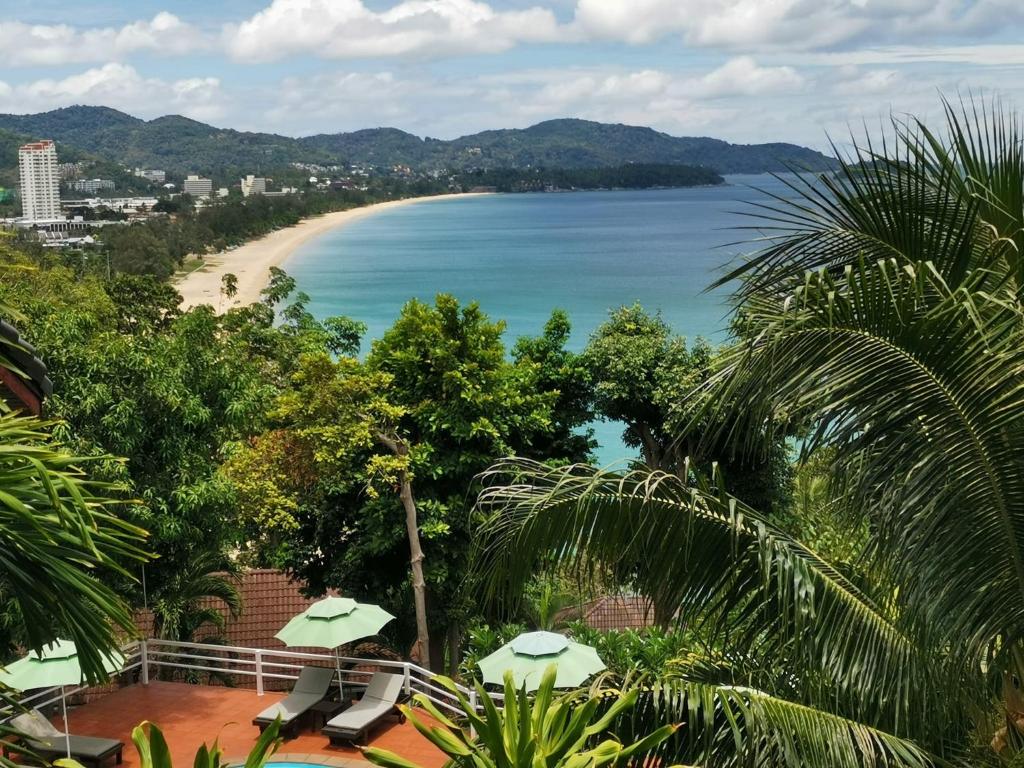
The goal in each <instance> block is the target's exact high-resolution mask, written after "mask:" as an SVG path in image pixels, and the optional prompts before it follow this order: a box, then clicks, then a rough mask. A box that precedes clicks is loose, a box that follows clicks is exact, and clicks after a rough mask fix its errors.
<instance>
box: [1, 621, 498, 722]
mask: <svg viewBox="0 0 1024 768" xmlns="http://www.w3.org/2000/svg"><path fill="white" fill-rule="evenodd" d="M122 652H123V653H124V656H125V665H124V667H123V668H122V671H121V673H120V674H124V673H131V672H135V671H136V670H138V680H139V682H140V683H141V684H143V685H148V684H149V679H150V676H151V675H155V673H156V672H157V670H161V669H177V670H185V671H191V672H207V673H210V674H214V675H218V676H230V677H233V678H242V679H248V680H252V681H253V682H254V683H255V688H256V695H258V696H262V695H263V694H264V692H265V690H266V689H267V684H268V682H270V681H275V680H286V681H292V680H295V679H297V678H298V676H299V671H300V670H301V669H302V667H303V666H306V665H308V664H310V663H313V664H317V665H318V666H329V667H334V666H336V665H337V664H338V661H339V660H338V659H337V658H336V657H335V656H334V654H330V653H302V652H298V651H286V650H270V649H266V648H246V647H243V646H236V645H217V644H213V643H187V642H182V641H177V640H160V639H148V640H140V641H138V642H133V643H130V644H128V645H126V646H125V647H124V648H122ZM340 663H341V665H342V670H341V674H342V680H341V684H342V685H343V686H345V687H348V686H351V687H352V688H353V689H355V688H363V687H365V685H366V681H367V680H368V679H369V677H370V676H371V675H372V674H373V672H370V671H367V670H363V669H353V668H351V667H352V666H354V665H358V666H363V667H383V668H386V669H389V670H393V671H394V672H396V673H400V674H401V675H402V677H403V678H404V681H405V693H406V694H407V695H409V696H411V695H412V694H415V693H421V694H423V695H424V696H425V697H427V698H428V699H429V700H430V701H431V702H433V703H434V704H435V705H437V706H438V707H440V708H442V709H444V710H447V711H449V712H452V713H454V714H460V713H461V712H462V710H461V708H460V707H459V705H458V700H457V699H456V698H455V696H454V695H453V694H452V693H451V691H449V690H447V689H445V688H442V687H441V686H439V685H437V684H435V683H434V682H433V677H434V673H433V672H431V671H430V670H429V669H424V668H423V667H421V666H419V665H417V664H413V663H412V662H408V661H392V660H390V659H367V658H350V657H345V656H342V657H341V659H340ZM346 667H349V668H346ZM87 689H88V686H77V687H70V686H68V687H65V689H64V691H65V693H66V694H67V695H69V696H70V695H73V694H76V693H79V692H81V691H85V690H87ZM459 690H460V691H461V692H462V693H464V694H465V695H466V697H467V698H468V699H469V701H470V703H471V704H472V705H473V706H474V707H476V708H477V710H478V711H479V710H480V709H481V707H480V705H479V704H478V703H477V694H476V691H474V690H471V689H469V688H466V687H464V686H461V685H460V686H459ZM60 696H61V691H60V688H47V689H44V690H37V691H34V692H33V693H32V694H30V695H26V696H24V697H22V698H21V699H20V703H21V704H22V705H24V706H26V707H37V708H38V707H45V706H47V705H50V704H54V703H56V702H59V701H60ZM501 698H502V697H501V696H498V695H495V699H496V700H497V701H498V703H499V705H500V700H501ZM11 714H12V713H11V712H10V711H9V710H4V709H0V721H2V720H3V719H6V718H7V717H10V715H11Z"/></svg>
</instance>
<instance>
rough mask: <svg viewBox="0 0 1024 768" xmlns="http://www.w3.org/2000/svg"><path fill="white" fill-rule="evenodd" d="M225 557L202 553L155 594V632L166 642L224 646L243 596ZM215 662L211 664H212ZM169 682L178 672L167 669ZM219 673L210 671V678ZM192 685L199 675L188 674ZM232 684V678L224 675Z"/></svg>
mask: <svg viewBox="0 0 1024 768" xmlns="http://www.w3.org/2000/svg"><path fill="white" fill-rule="evenodd" d="M229 567H230V565H229V564H228V563H227V562H226V558H225V557H224V555H222V554H221V553H220V552H218V551H216V550H208V551H206V552H200V553H199V554H197V555H195V556H194V557H193V558H192V559H190V560H189V561H188V562H187V563H185V564H184V565H183V566H182V567H181V568H180V569H179V570H178V571H176V572H175V573H174V574H172V575H171V576H170V578H168V579H167V580H166V581H165V582H164V583H163V584H162V585H161V586H160V587H159V589H158V590H157V592H156V593H155V594H154V595H153V631H154V633H155V635H156V637H159V638H163V639H165V640H178V641H184V642H197V641H201V642H204V643H213V644H222V643H224V642H225V640H224V631H225V629H226V628H227V617H228V616H230V617H231V618H233V619H237V618H238V617H239V616H240V615H241V614H242V607H243V606H242V595H241V593H240V592H239V591H238V582H237V580H236V577H235V575H233V574H232V573H230V572H229V571H228V568H229ZM211 663H212V662H211ZM166 672H167V677H168V679H173V678H174V676H175V672H176V670H175V669H174V668H167V670H166ZM214 674H216V673H212V672H211V676H213V675H214ZM185 677H186V679H187V680H188V681H189V682H194V681H195V680H197V679H198V678H199V675H197V674H195V673H193V672H190V671H187V670H186V671H185ZM220 677H222V678H223V679H224V680H225V682H230V681H231V677H230V675H227V676H225V675H221V676H220Z"/></svg>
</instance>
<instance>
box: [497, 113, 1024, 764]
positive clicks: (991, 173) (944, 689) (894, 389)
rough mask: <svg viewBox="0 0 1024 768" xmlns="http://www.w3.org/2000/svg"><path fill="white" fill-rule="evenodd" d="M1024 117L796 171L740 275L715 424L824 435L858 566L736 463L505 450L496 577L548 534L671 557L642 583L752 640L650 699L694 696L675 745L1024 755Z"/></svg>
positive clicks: (801, 752) (657, 706) (914, 130)
mask: <svg viewBox="0 0 1024 768" xmlns="http://www.w3.org/2000/svg"><path fill="white" fill-rule="evenodd" d="M1017 126H1018V123H1017V121H1016V119H1015V118H1013V117H1010V116H1007V115H1005V114H1001V113H998V111H995V110H992V111H986V110H985V109H983V108H980V107H978V106H977V105H967V106H966V107H965V108H964V109H963V111H959V110H957V109H956V108H954V107H952V106H949V105H947V125H946V130H947V136H948V138H947V139H942V138H940V137H939V136H938V135H937V134H936V133H934V132H932V131H930V130H929V129H928V128H927V127H926V126H925V125H923V124H921V123H919V122H916V121H907V122H900V121H896V122H894V125H893V128H894V134H895V139H894V140H893V141H887V142H886V143H885V144H883V145H882V146H881V147H880V148H879V147H877V146H875V145H872V144H871V143H870V142H869V143H868V144H867V145H866V146H865V147H864V148H862V149H859V150H856V151H855V153H854V154H852V155H851V156H849V157H845V158H844V161H843V164H842V166H841V168H840V169H839V171H838V173H836V174H835V175H830V176H824V177H821V178H817V179H807V180H804V181H794V182H792V192H793V194H794V195H796V196H797V199H796V200H795V202H793V203H791V204H789V203H785V202H779V203H777V204H776V205H775V206H774V207H773V208H772V209H771V210H769V211H767V212H765V213H764V217H765V220H766V226H771V227H774V229H773V230H771V231H772V232H773V233H774V235H773V238H774V239H773V240H772V241H771V242H769V244H768V246H767V247H766V248H765V249H764V250H763V251H762V252H761V253H760V254H758V255H756V256H755V257H754V258H753V259H752V260H750V261H749V262H748V263H747V264H745V265H743V266H741V267H739V268H738V269H737V271H736V272H735V273H733V274H732V275H730V276H729V277H730V278H735V279H739V280H741V281H742V282H741V285H740V288H739V290H738V297H737V298H738V303H739V309H738V315H737V318H736V327H737V329H738V331H739V333H740V343H738V344H737V345H736V346H735V347H733V348H731V349H730V350H728V351H727V352H726V354H725V356H724V359H723V360H722V366H721V368H720V370H719V371H718V372H717V373H716V374H715V376H714V377H713V378H712V379H711V380H710V381H709V383H708V385H707V387H706V389H704V390H702V391H703V392H705V393H708V394H709V395H710V397H709V398H708V400H707V405H706V406H705V407H704V408H702V409H701V411H700V412H699V413H698V414H697V417H698V418H701V419H705V418H706V419H708V420H709V421H708V424H709V425H710V428H709V430H708V435H709V439H717V438H718V437H719V436H721V435H728V436H731V437H732V438H733V439H734V441H735V442H736V444H740V445H743V444H747V443H750V442H755V441H760V440H761V439H762V437H761V435H762V433H763V432H764V431H766V430H767V432H768V434H769V435H771V434H773V433H776V434H777V433H778V432H779V431H784V430H786V429H787V428H789V427H791V426H792V425H801V426H802V425H810V426H811V431H810V433H809V436H808V439H807V441H806V445H805V451H806V452H807V453H808V454H810V455H812V456H813V455H814V454H815V453H816V452H818V451H820V450H824V449H828V450H829V451H830V452H831V455H830V457H829V462H830V464H829V474H830V478H829V480H830V482H831V484H832V488H833V490H834V493H835V503H834V505H833V509H834V511H835V514H837V515H840V516H841V517H840V519H841V520H844V521H846V522H848V523H849V524H850V525H852V526H854V527H855V528H856V529H858V530H861V531H863V534H862V535H863V536H864V537H865V545H864V547H863V548H862V549H861V550H860V551H859V552H857V553H856V557H855V559H854V561H853V562H852V563H850V562H846V563H843V564H841V565H835V564H833V563H832V562H831V561H829V560H828V559H826V558H825V557H823V556H822V554H821V553H819V552H817V551H815V550H813V549H810V548H808V547H807V546H805V545H804V544H803V543H802V542H801V541H800V540H798V539H796V538H794V537H793V536H792V535H790V534H789V533H788V532H787V531H786V530H784V529H783V528H781V527H779V526H778V525H777V524H776V523H775V522H774V521H773V519H772V517H771V516H770V515H766V514H765V513H764V512H763V511H761V510H757V509H754V508H752V507H750V506H747V505H745V504H743V503H741V502H739V501H737V500H736V499H735V498H733V497H731V496H729V495H728V494H726V493H724V492H723V491H722V488H721V485H720V484H719V483H718V481H717V478H714V477H712V478H711V479H710V482H697V483H695V484H689V483H686V482H683V481H681V480H680V479H678V478H674V477H670V476H665V475H663V474H658V473H654V474H647V473H636V474H632V475H628V476H626V477H622V476H613V475H608V474H603V473H592V472H584V471H582V470H580V469H578V468H575V469H571V470H564V471H558V470H550V469H548V468H542V467H539V466H536V465H529V464H525V463H522V462H509V463H505V464H503V465H499V466H498V467H496V468H495V470H494V472H495V474H494V475H493V477H492V479H493V481H494V485H493V487H492V488H491V489H490V490H489V491H487V492H486V493H485V494H484V496H483V498H482V504H483V505H484V506H485V508H487V509H489V510H490V511H491V512H492V513H493V517H492V518H491V520H490V522H489V523H488V525H487V526H486V533H485V536H484V542H483V543H482V544H481V546H482V551H483V552H485V558H484V561H483V563H482V566H483V565H484V564H485V565H486V567H487V568H489V569H494V570H492V571H489V572H491V573H501V574H502V577H503V579H504V582H503V583H501V584H498V583H497V582H496V581H495V580H492V581H491V588H492V589H494V590H500V591H505V590H506V589H509V588H511V586H510V585H514V584H515V583H516V582H521V580H522V579H523V578H525V574H523V573H522V569H523V568H524V565H522V564H520V563H518V562H516V561H515V559H514V558H513V557H512V553H513V552H519V551H523V550H524V549H528V550H536V551H544V552H549V553H552V557H553V558H554V559H555V561H556V562H564V561H578V559H579V557H580V556H582V555H583V554H587V555H589V556H590V557H592V558H599V559H601V560H603V561H605V562H611V563H619V562H628V563H629V564H630V565H631V566H632V565H633V564H635V563H638V562H647V563H648V566H649V567H648V568H647V569H645V570H642V571H640V572H638V574H637V575H638V578H640V579H642V580H644V582H645V583H646V584H649V585H650V588H651V589H652V590H653V589H657V590H660V592H661V594H662V597H663V599H665V600H671V601H674V602H675V603H676V604H677V605H678V606H679V607H680V609H681V610H682V611H683V612H684V613H685V615H686V616H687V620H688V621H701V622H702V623H703V625H704V626H706V627H708V628H709V629H712V630H714V631H715V632H716V636H717V638H718V643H719V644H720V647H721V648H722V649H724V650H725V651H726V652H727V656H726V658H729V657H730V656H731V660H730V661H729V663H727V664H726V665H725V666H724V667H723V666H714V667H711V666H703V667H692V666H691V667H690V668H689V669H686V670H683V671H682V673H681V674H679V675H678V676H676V677H675V678H674V679H672V680H670V681H666V683H665V684H664V688H663V689H662V691H661V692H660V693H658V694H657V695H652V696H651V697H650V699H649V706H648V707H647V710H646V711H647V712H648V714H649V717H663V716H664V713H665V712H679V711H682V709H683V708H686V709H688V710H689V712H690V715H691V716H690V718H689V720H688V722H687V731H688V735H689V737H690V738H689V739H688V743H687V744H685V745H675V747H674V749H675V750H676V751H675V752H673V753H671V754H667V755H663V756H662V759H673V757H674V756H678V755H682V756H685V757H686V758H687V759H694V760H700V761H704V760H711V759H712V757H714V758H715V759H716V760H717V761H718V762H720V763H721V764H730V761H731V762H735V763H746V762H747V761H750V762H752V763H753V764H773V765H825V764H828V765H833V766H845V765H851V766H854V765H856V766H877V765H903V766H906V765H933V764H947V763H962V764H972V765H979V764H990V765H991V764H997V763H999V762H1000V761H1006V763H1013V762H1015V761H1018V760H1019V759H1020V752H1019V747H1018V745H1019V744H1020V739H1021V735H1022V733H1021V731H1020V727H1019V725H1018V723H1019V722H1020V721H1021V718H1020V714H1021V713H1020V710H1021V704H1020V703H1019V702H1020V692H1019V690H1018V688H1019V681H1020V680H1021V679H1022V672H1024V670H1022V668H1021V661H1020V659H1021V658H1022V654H1021V649H1022V647H1021V638H1022V637H1024V602H1022V595H1024V569H1022V567H1021V563H1022V562H1024V548H1022V545H1021V542H1022V540H1024V538H1022V537H1024V512H1022V510H1024V495H1022V490H1024V477H1022V473H1024V461H1022V460H1024V455H1022V450H1024V448H1022V446H1024V398H1022V397H1021V392H1022V391H1024V380H1022V375H1024V374H1022V371H1024V338H1022V328H1024V302H1022V291H1024V279H1022V278H1024V259H1022V258H1021V254H1022V253H1024V234H1022V233H1024V227H1022V224H1024V204H1022V195H1021V190H1022V189H1024V153H1022V152H1021V145H1022V141H1021V139H1022V137H1021V136H1020V134H1019V131H1018V127H1017ZM570 543H571V544H570ZM999 699H1001V700H999ZM647 722H649V721H647ZM1000 724H1002V727H1001V728H1000V727H999V726H1000ZM726 730H728V731H731V734H729V738H725V739H724V740H722V741H719V740H718V739H720V738H723V737H725V736H726V734H725V733H724V732H723V731H726ZM989 744H991V746H989ZM981 745H984V746H981Z"/></svg>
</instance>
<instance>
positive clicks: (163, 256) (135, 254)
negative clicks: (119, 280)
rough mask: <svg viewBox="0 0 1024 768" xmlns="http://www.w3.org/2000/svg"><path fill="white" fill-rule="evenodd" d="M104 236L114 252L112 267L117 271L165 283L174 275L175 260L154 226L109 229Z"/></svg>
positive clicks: (106, 229)
mask: <svg viewBox="0 0 1024 768" xmlns="http://www.w3.org/2000/svg"><path fill="white" fill-rule="evenodd" d="M100 237H101V238H102V241H103V245H104V247H105V248H106V249H107V250H108V251H109V252H110V265H111V267H113V269H114V270H116V271H117V272H124V273H126V274H129V275H154V276H155V277H157V278H160V279H161V280H165V279H167V278H168V277H170V276H171V275H172V274H173V273H174V267H175V260H174V257H173V256H172V255H171V252H170V251H169V250H168V246H167V240H165V239H164V238H162V237H160V236H159V234H158V233H157V232H156V231H155V228H154V227H149V226H147V225H145V224H135V225H131V226H127V227H105V228H104V229H103V231H102V232H101V233H100Z"/></svg>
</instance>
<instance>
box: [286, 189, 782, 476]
mask: <svg viewBox="0 0 1024 768" xmlns="http://www.w3.org/2000/svg"><path fill="white" fill-rule="evenodd" d="M728 180H729V184H728V185H726V186H721V187H706V188H695V189H670V190H645V191H615V192H572V193H561V194H519V195H492V196H481V197H467V198H463V199H458V198H457V199H446V200H433V201H424V202H421V203H417V204H416V205H410V206H405V207H398V208H394V209H391V210H386V211H382V212H381V213H378V214H376V215H374V216H369V217H367V218H365V219H361V220H359V221H357V222H354V223H352V224H351V225H349V226H346V227H345V228H343V229H340V230H336V231H333V232H328V233H326V234H325V235H323V236H321V237H319V238H317V239H315V240H312V241H310V242H308V243H306V244H305V245H304V246H303V247H302V248H301V249H300V250H299V251H298V252H297V253H296V254H295V255H294V256H293V257H292V259H291V260H289V262H288V263H287V264H286V265H285V268H286V269H287V271H288V272H289V273H290V274H291V275H293V276H294V277H295V278H296V280H297V282H298V286H299V288H300V289H301V290H303V291H305V292H306V293H308V294H309V295H310V297H311V299H312V301H311V310H312V312H313V313H314V314H315V315H317V316H318V317H327V316H330V315H339V314H344V315H348V316H350V317H353V318H356V319H358V320H362V321H363V322H364V323H366V324H367V326H368V328H369V330H368V333H367V339H374V338H377V337H379V336H380V335H381V334H382V333H383V332H384V331H385V330H386V329H387V328H388V327H389V326H390V325H391V324H392V323H393V322H394V320H395V317H396V316H397V314H398V312H399V310H400V309H401V307H402V304H403V303H405V302H406V301H407V300H409V299H410V298H413V297H415V298H419V299H422V300H424V301H432V300H433V297H434V295H435V294H437V293H438V292H446V293H451V294H454V295H455V296H456V297H458V298H459V299H460V300H462V301H470V300H474V299H475V300H477V301H479V302H480V305H481V307H482V308H483V309H484V311H485V312H487V313H488V314H489V315H490V316H491V317H492V318H496V319H502V320H505V321H506V323H507V332H506V336H505V341H506V345H507V346H509V347H511V346H512V344H513V343H514V342H515V339H516V338H517V337H519V336H521V335H536V334H539V333H540V332H541V330H542V328H543V326H544V322H545V321H546V320H547V318H548V317H549V316H550V314H551V310H552V309H554V308H556V307H558V308H562V309H564V310H566V311H567V312H568V313H569V317H570V320H571V321H572V324H573V335H572V341H571V345H572V347H573V348H575V349H577V350H578V349H581V348H582V347H583V346H584V345H585V344H586V342H587V338H588V337H589V335H590V334H591V332H592V331H593V330H594V329H595V328H596V327H597V326H598V325H599V324H600V323H601V322H603V321H604V320H605V319H606V318H607V316H608V311H609V310H610V309H614V308H616V307H619V306H621V305H623V304H631V303H633V302H634V301H639V302H640V303H642V304H643V305H644V306H645V307H646V308H647V309H648V310H651V311H654V310H658V311H660V312H661V313H662V315H663V317H664V318H665V319H666V320H667V321H668V322H669V324H670V325H671V326H672V327H673V328H675V330H676V331H677V332H678V333H681V334H683V335H685V336H687V337H689V338H693V337H695V336H704V337H706V338H710V339H712V340H714V341H723V340H724V339H725V337H726V327H727V323H728V305H727V292H725V291H721V290H718V291H712V292H707V291H706V290H705V289H706V288H707V286H708V285H709V284H710V283H711V281H712V280H713V279H714V278H715V276H716V275H719V274H721V269H722V267H723V265H724V264H726V263H727V262H728V261H729V260H730V259H732V258H734V257H736V256H737V255H739V254H740V253H742V252H744V251H745V250H749V247H743V246H730V245H729V243H734V242H736V241H738V240H745V241H749V240H750V239H751V238H753V237H754V236H755V235H756V233H754V232H750V231H746V232H744V231H739V230H738V229H737V227H741V226H745V225H747V226H748V225H750V224H752V223H753V221H752V220H751V219H749V218H747V217H746V216H745V215H744V214H742V213H741V211H744V210H746V211H748V212H749V211H750V210H751V208H750V206H749V203H750V202H755V201H762V200H764V199H765V194H763V193H761V192H758V191H755V190H754V189H752V187H759V188H762V189H764V190H765V191H767V192H775V193H784V191H785V187H784V185H783V184H782V183H781V182H779V181H777V180H776V179H773V178H772V177H769V176H732V177H729V179H728ZM364 346H365V345H364ZM364 351H365V350H364ZM596 432H597V437H598V440H599V441H600V443H601V450H600V452H599V459H600V461H601V463H608V462H612V461H615V460H618V459H621V458H622V457H624V456H627V455H629V454H630V451H628V450H627V449H626V448H625V446H623V444H622V442H621V440H620V438H619V436H620V434H621V426H620V425H617V424H598V425H596Z"/></svg>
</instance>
